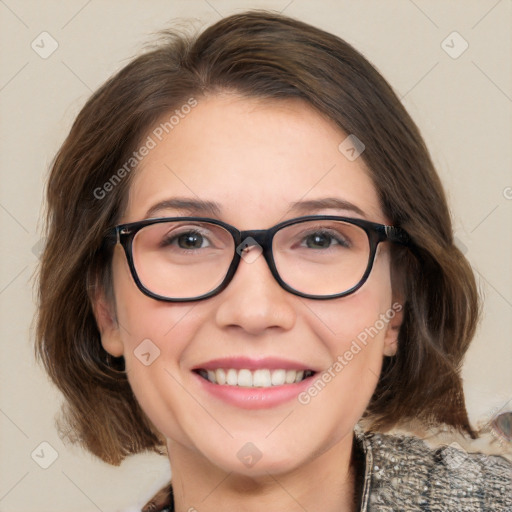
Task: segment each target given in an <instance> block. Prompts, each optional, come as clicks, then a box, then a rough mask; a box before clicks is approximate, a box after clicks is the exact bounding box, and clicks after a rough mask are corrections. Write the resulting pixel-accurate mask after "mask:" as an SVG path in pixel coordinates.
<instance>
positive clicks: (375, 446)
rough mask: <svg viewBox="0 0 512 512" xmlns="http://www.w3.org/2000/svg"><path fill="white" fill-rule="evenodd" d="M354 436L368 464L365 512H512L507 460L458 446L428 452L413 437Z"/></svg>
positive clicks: (511, 477) (511, 470)
mask: <svg viewBox="0 0 512 512" xmlns="http://www.w3.org/2000/svg"><path fill="white" fill-rule="evenodd" d="M356 436H357V437H358V439H359V441H360V443H361V444H362V446H363V450H364V453H365V461H366V462H365V481H364V489H363V496H362V503H361V509H360V510H361V512H377V511H378V512H391V511H407V512H409V511H411V512H412V511H428V512H437V511H443V512H444V511H450V512H452V511H457V512H458V511H471V512H476V511H482V512H483V511H486V512H487V511H492V512H512V463H511V462H510V461H508V460H507V459H505V458H504V457H500V456H494V455H493V456H489V455H484V454H481V453H467V452H466V451H464V450H463V449H462V448H461V447H459V446H458V445H456V443H453V444H452V445H446V446H442V447H439V448H430V447H429V446H428V445H427V444H426V443H425V442H424V441H422V440H421V439H419V438H417V437H414V436H405V435H386V434H380V433H366V434H365V433H362V432H358V431H357V430H356ZM454 445H455V446H454Z"/></svg>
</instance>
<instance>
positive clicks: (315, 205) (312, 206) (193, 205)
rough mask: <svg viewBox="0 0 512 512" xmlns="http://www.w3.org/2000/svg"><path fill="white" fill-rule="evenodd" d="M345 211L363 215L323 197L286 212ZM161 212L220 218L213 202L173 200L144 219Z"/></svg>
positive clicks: (292, 205) (162, 203) (350, 205)
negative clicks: (167, 211)
mask: <svg viewBox="0 0 512 512" xmlns="http://www.w3.org/2000/svg"><path fill="white" fill-rule="evenodd" d="M328 208H329V209H336V210H347V211H351V212H354V213H357V214H358V215H361V216H362V217H365V216H366V215H365V213H364V211H363V210H361V208H359V207H358V206H356V205H355V204H353V203H351V202H349V201H346V200H345V199H340V198H337V197H325V198H322V199H309V200H307V201H295V202H293V203H290V205H289V209H288V212H293V213H294V214H298V215H303V214H307V213H311V212H313V211H318V210H325V209H328ZM163 210H180V211H182V212H184V213H187V214H189V215H198V214H200V215H201V216H204V215H205V214H207V215H210V216H212V217H220V215H221V211H222V208H221V206H220V205H219V204H218V203H215V202H213V201H203V200H202V199H191V198H178V197H177V198H173V199H166V200H165V201H160V202H159V203H157V204H155V205H153V206H152V207H151V208H150V209H149V210H148V211H147V213H146V218H152V217H154V216H156V215H157V214H159V213H160V212H161V211H163Z"/></svg>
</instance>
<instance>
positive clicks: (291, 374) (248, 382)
mask: <svg viewBox="0 0 512 512" xmlns="http://www.w3.org/2000/svg"><path fill="white" fill-rule="evenodd" d="M199 373H200V375H202V376H203V377H204V378H206V379H207V380H209V381H210V382H212V383H213V384H221V385H223V384H227V385H228V386H240V387H244V388H269V387H271V386H283V385H284V384H294V383H296V382H301V381H302V380H304V379H305V378H307V377H310V376H311V375H313V372H312V371H311V370H307V371H304V370H281V369H279V370H268V369H266V368H264V369H258V370H254V371H251V370H247V369H245V368H244V369H242V370H236V369H234V368H229V369H223V368H218V369H217V370H200V371H199Z"/></svg>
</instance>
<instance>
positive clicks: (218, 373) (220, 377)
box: [208, 368, 226, 384]
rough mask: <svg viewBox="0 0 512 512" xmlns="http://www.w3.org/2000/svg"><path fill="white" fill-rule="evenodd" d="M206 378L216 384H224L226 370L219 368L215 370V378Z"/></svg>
mask: <svg viewBox="0 0 512 512" xmlns="http://www.w3.org/2000/svg"><path fill="white" fill-rule="evenodd" d="M208 380H210V382H217V384H226V372H225V371H224V370H223V369H222V368H219V369H218V370H215V378H213V379H208Z"/></svg>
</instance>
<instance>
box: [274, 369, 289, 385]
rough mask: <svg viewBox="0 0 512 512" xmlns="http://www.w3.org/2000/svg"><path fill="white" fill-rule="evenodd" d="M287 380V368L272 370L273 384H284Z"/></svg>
mask: <svg viewBox="0 0 512 512" xmlns="http://www.w3.org/2000/svg"><path fill="white" fill-rule="evenodd" d="M285 382H286V370H274V371H273V372H272V386H282V385H283V384H284V383H285Z"/></svg>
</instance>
